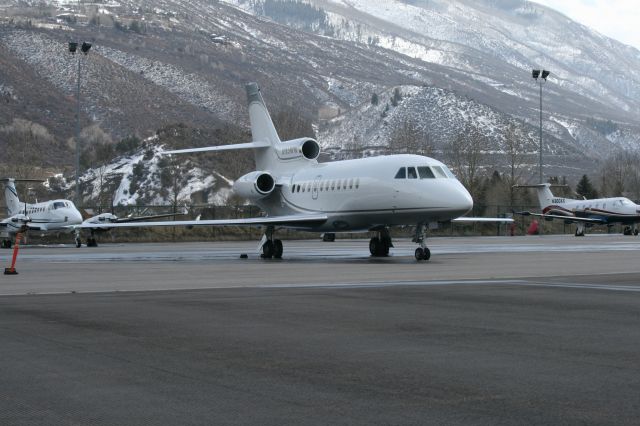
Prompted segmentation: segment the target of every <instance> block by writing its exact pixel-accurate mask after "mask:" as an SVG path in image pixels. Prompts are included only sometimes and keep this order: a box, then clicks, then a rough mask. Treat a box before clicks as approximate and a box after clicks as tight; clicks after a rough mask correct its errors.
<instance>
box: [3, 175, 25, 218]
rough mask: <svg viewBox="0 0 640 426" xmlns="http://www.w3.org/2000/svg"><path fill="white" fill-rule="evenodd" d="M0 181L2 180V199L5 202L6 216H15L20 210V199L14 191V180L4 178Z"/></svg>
mask: <svg viewBox="0 0 640 426" xmlns="http://www.w3.org/2000/svg"><path fill="white" fill-rule="evenodd" d="M2 181H4V199H5V202H6V204H7V214H8V216H15V215H17V214H18V213H20V212H21V209H20V200H19V199H18V192H17V191H16V181H15V179H11V178H5V179H2Z"/></svg>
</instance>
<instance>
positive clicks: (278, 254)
mask: <svg viewBox="0 0 640 426" xmlns="http://www.w3.org/2000/svg"><path fill="white" fill-rule="evenodd" d="M283 251H284V247H283V246H282V240H273V257H275V258H276V259H282V252H283Z"/></svg>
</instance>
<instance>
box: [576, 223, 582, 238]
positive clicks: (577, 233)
mask: <svg viewBox="0 0 640 426" xmlns="http://www.w3.org/2000/svg"><path fill="white" fill-rule="evenodd" d="M575 236H576V237H584V225H582V224H579V225H578V226H576V233H575Z"/></svg>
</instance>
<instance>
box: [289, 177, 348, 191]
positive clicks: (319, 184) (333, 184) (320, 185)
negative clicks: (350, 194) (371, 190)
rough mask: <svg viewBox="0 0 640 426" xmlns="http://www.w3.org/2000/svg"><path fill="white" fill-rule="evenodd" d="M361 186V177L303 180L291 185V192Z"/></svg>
mask: <svg viewBox="0 0 640 426" xmlns="http://www.w3.org/2000/svg"><path fill="white" fill-rule="evenodd" d="M359 188H360V178H356V179H354V178H351V179H333V180H322V181H314V182H302V183H300V184H297V183H296V184H293V185H292V186H291V193H298V192H312V191H313V190H314V189H315V190H318V191H346V190H352V189H359Z"/></svg>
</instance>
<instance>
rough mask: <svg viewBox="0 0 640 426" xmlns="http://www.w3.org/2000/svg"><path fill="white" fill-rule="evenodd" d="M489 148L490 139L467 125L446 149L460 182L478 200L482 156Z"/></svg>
mask: <svg viewBox="0 0 640 426" xmlns="http://www.w3.org/2000/svg"><path fill="white" fill-rule="evenodd" d="M488 147H489V141H488V139H487V138H486V137H485V136H484V135H482V134H481V133H480V132H479V131H478V129H477V128H475V127H473V126H470V125H467V126H466V127H465V130H464V131H463V132H461V133H459V134H458V135H457V136H456V137H455V138H453V139H452V140H451V142H450V143H449V146H448V147H446V148H445V150H446V153H447V157H448V158H449V161H450V164H451V166H452V167H453V168H454V169H455V171H456V173H457V174H458V178H459V179H460V182H462V184H463V185H464V186H465V187H466V188H467V190H468V191H469V192H470V193H471V196H472V197H474V199H476V196H479V195H480V193H481V190H482V188H481V183H482V176H481V170H482V168H481V166H482V164H481V162H482V156H483V155H484V154H485V153H486V151H487V149H488Z"/></svg>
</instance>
